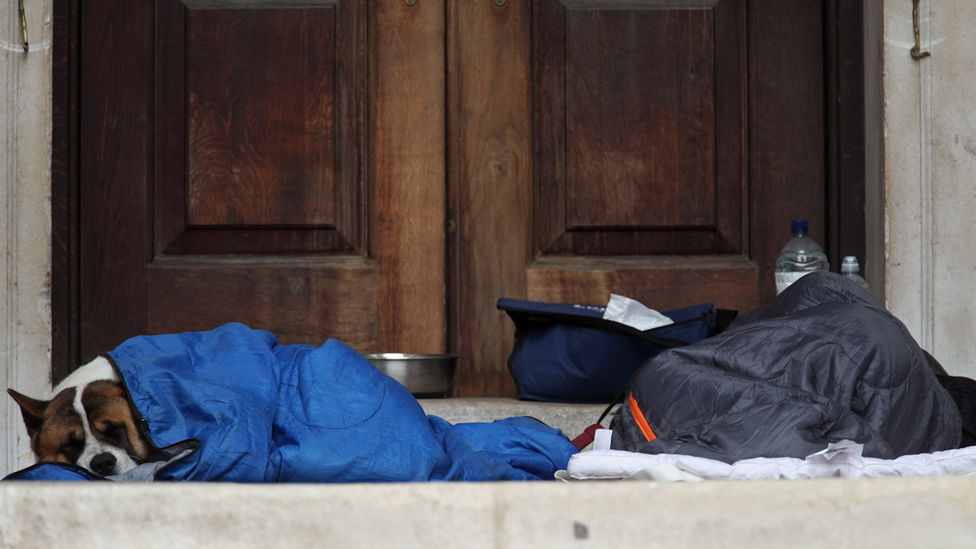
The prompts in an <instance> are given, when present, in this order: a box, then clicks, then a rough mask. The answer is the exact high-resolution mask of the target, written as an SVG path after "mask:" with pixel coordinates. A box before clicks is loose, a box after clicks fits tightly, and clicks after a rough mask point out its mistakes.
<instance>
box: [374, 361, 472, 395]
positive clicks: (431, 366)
mask: <svg viewBox="0 0 976 549" xmlns="http://www.w3.org/2000/svg"><path fill="white" fill-rule="evenodd" d="M365 356H366V359H367V360H369V361H370V362H372V363H373V366H376V367H377V368H378V369H379V370H380V371H381V372H383V373H384V374H386V375H388V376H390V377H392V378H393V379H395V380H397V381H399V382H400V383H401V384H402V385H403V386H404V387H406V388H407V390H409V391H410V392H411V393H413V396H414V397H416V398H441V397H445V396H447V393H449V392H450V391H451V387H452V386H453V385H454V369H455V367H456V366H457V359H458V357H457V355H427V354H404V353H376V354H370V355H365Z"/></svg>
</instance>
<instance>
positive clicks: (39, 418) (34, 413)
mask: <svg viewBox="0 0 976 549" xmlns="http://www.w3.org/2000/svg"><path fill="white" fill-rule="evenodd" d="M7 393H9V394H10V396H11V397H13V399H14V400H15V401H17V404H19V405H20V413H21V414H22V415H23V416H24V425H26V426H27V434H28V435H29V436H31V437H33V436H34V433H36V432H37V431H38V430H39V429H40V428H41V425H42V424H43V423H44V419H43V417H44V410H46V409H47V405H48V404H50V403H51V402H50V401H48V400H37V399H36V398H31V397H29V396H25V395H22V394H20V393H18V392H17V391H14V390H13V389H7Z"/></svg>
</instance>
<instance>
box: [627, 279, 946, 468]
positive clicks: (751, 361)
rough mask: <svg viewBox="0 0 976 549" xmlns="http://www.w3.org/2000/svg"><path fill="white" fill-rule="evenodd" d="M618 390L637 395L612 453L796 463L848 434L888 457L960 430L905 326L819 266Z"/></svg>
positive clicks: (931, 446)
mask: <svg viewBox="0 0 976 549" xmlns="http://www.w3.org/2000/svg"><path fill="white" fill-rule="evenodd" d="M626 394H627V395H632V396H633V401H632V402H630V401H629V400H626V399H625V402H624V404H623V405H622V406H621V407H620V408H619V409H618V411H617V413H616V415H615V417H614V420H613V425H614V436H613V440H612V443H611V447H612V448H613V449H617V450H626V451H634V452H644V453H651V454H658V453H670V454H685V455H691V456H698V457H704V458H708V459H714V460H719V461H723V462H726V463H734V462H736V461H739V460H743V459H750V458H757V457H770V458H772V457H793V458H798V459H804V458H805V457H806V456H808V455H810V454H813V453H816V452H818V451H820V450H823V449H824V448H826V447H827V446H828V444H830V443H835V442H840V441H841V440H845V439H846V440H851V441H854V442H856V443H858V444H862V445H863V447H864V448H863V455H864V456H866V457H873V458H883V459H893V458H895V457H898V456H903V455H907V454H920V453H929V452H936V451H941V450H948V449H953V448H957V447H958V446H959V443H960V440H961V438H962V428H961V422H960V415H959V410H958V408H957V406H956V404H955V403H954V402H953V399H952V397H951V396H950V395H949V393H948V392H947V391H946V390H945V389H943V387H942V386H941V385H940V383H939V382H938V380H937V379H936V376H935V373H934V372H933V370H932V368H931V367H930V366H929V363H928V361H927V360H926V357H925V355H924V353H923V351H922V349H921V348H920V347H919V346H918V344H917V343H916V342H915V340H914V339H913V338H912V336H911V334H910V333H909V332H908V329H907V328H906V327H905V326H904V325H903V324H902V323H901V322H900V321H899V320H898V319H897V318H895V317H894V316H893V315H892V314H891V313H889V312H888V311H887V310H885V308H884V307H883V306H882V305H881V304H880V303H878V302H877V301H876V300H875V299H874V298H873V297H872V296H871V294H870V293H868V292H867V291H866V290H864V289H863V288H861V287H860V286H857V285H856V284H852V283H851V282H850V281H848V280H847V279H845V278H844V277H842V276H840V275H836V274H833V273H826V272H823V273H812V274H809V275H807V276H804V277H803V278H801V279H800V280H798V281H797V282H795V283H794V284H793V285H791V286H790V287H789V288H787V289H786V290H785V291H784V292H783V293H782V294H780V295H779V296H778V297H777V298H776V300H774V301H773V302H772V303H770V304H768V305H766V306H763V307H760V308H758V309H755V310H753V311H750V312H748V313H745V314H742V315H740V316H739V317H738V318H737V319H736V321H735V322H733V324H732V325H731V326H730V327H729V329H727V330H726V331H725V332H723V333H721V334H719V335H717V336H714V337H711V338H709V339H706V340H704V341H701V342H699V343H696V344H693V345H689V346H687V347H681V348H677V349H671V350H669V351H667V352H665V353H662V354H660V355H658V356H657V357H656V358H654V359H652V360H650V361H648V362H647V363H646V364H645V365H644V366H642V368H641V370H639V372H638V373H637V374H636V375H635V377H634V379H633V380H632V382H631V384H630V386H629V388H628V390H627V393H626ZM635 409H636V410H638V411H636V412H635ZM637 416H640V418H642V422H643V421H646V425H645V428H649V429H650V431H651V432H652V433H651V436H650V437H649V436H647V434H646V433H645V432H644V431H645V430H642V429H641V425H640V424H639V423H638V421H637V419H638V417H637ZM653 437H656V438H653ZM649 438H653V440H648V439H649Z"/></svg>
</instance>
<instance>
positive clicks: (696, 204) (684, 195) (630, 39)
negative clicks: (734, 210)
mask: <svg viewBox="0 0 976 549" xmlns="http://www.w3.org/2000/svg"><path fill="white" fill-rule="evenodd" d="M713 26H714V22H713V18H712V12H711V11H710V10H623V9H614V10H569V11H567V13H566V42H567V44H566V159H567V167H566V187H567V197H568V199H569V202H568V203H567V205H566V208H567V215H566V217H567V219H566V224H567V228H569V229H575V228H581V227H633V228H641V227H700V226H706V227H714V226H715V214H716V211H715V209H716V197H715V112H714V90H713V88H714V86H715V82H714V77H713V73H714V67H713V65H714V59H713V51H714V48H715V44H714V40H713Z"/></svg>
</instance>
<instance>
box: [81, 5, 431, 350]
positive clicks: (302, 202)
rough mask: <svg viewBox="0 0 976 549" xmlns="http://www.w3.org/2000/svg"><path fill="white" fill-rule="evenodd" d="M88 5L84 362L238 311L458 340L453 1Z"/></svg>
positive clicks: (261, 318)
mask: <svg viewBox="0 0 976 549" xmlns="http://www.w3.org/2000/svg"><path fill="white" fill-rule="evenodd" d="M81 9H82V13H81V20H82V31H81V36H82V44H81V51H82V56H83V62H82V63H81V74H80V81H81V97H80V105H81V106H80V128H81V135H80V151H81V153H80V157H81V159H82V160H81V162H80V166H81V171H80V185H79V188H80V190H79V193H80V207H79V211H80V214H79V215H80V220H79V223H80V226H81V237H80V245H79V250H80V251H79V255H80V262H81V267H80V275H79V278H80V282H79V287H80V288H79V305H78V316H79V317H80V345H79V347H80V349H79V355H80V357H81V360H82V361H85V360H88V359H90V358H92V357H93V356H94V355H95V354H97V353H99V352H102V351H105V350H110V349H112V348H114V347H115V346H116V345H118V344H119V343H120V342H121V341H123V340H124V339H126V338H128V337H131V336H133V335H138V334H144V333H152V334H154V333H167V332H181V331H191V330H209V329H212V328H214V327H216V326H218V325H220V324H222V323H225V322H230V321H237V322H242V323H245V324H248V325H249V326H251V327H254V328H262V329H268V330H271V331H273V332H274V333H275V334H276V335H277V336H278V338H279V340H280V341H282V342H284V343H299V342H300V343H311V344H320V343H321V342H322V341H324V340H325V339H326V338H330V337H333V338H338V339H341V340H343V341H345V342H346V343H348V344H349V345H351V346H353V347H354V348H356V349H358V350H360V351H363V352H369V351H397V352H430V353H438V352H444V351H446V350H447V349H446V348H445V345H446V343H445V342H446V338H445V314H446V313H445V292H446V290H445V288H446V283H445V278H444V264H445V258H446V252H445V238H444V231H445V229H444V223H445V221H444V220H445V216H444V213H443V211H444V202H445V198H444V197H445V193H446V188H445V183H444V181H445V175H444V130H443V128H444V117H445V114H444V113H445V109H444V100H443V94H444V91H443V90H444V84H443V82H444V78H445V76H444V74H445V68H444V56H443V49H444V48H443V33H444V31H443V25H444V16H443V10H438V9H437V8H436V6H434V5H433V4H429V3H428V4H425V5H421V6H409V5H407V4H405V3H404V2H402V1H386V0H384V1H383V2H374V3H372V4H370V6H369V9H367V2H366V0H313V1H310V2H302V3H299V4H295V3H293V2H278V1H274V0H272V1H270V2H262V3H253V2H248V1H246V0H185V1H184V0H155V1H143V2H128V3H125V4H124V5H115V4H111V5H109V4H105V3H88V4H84V5H82V6H81ZM367 29H372V30H370V31H368V30H367ZM417 51H420V52H423V54H422V55H417V54H416V52H417Z"/></svg>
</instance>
